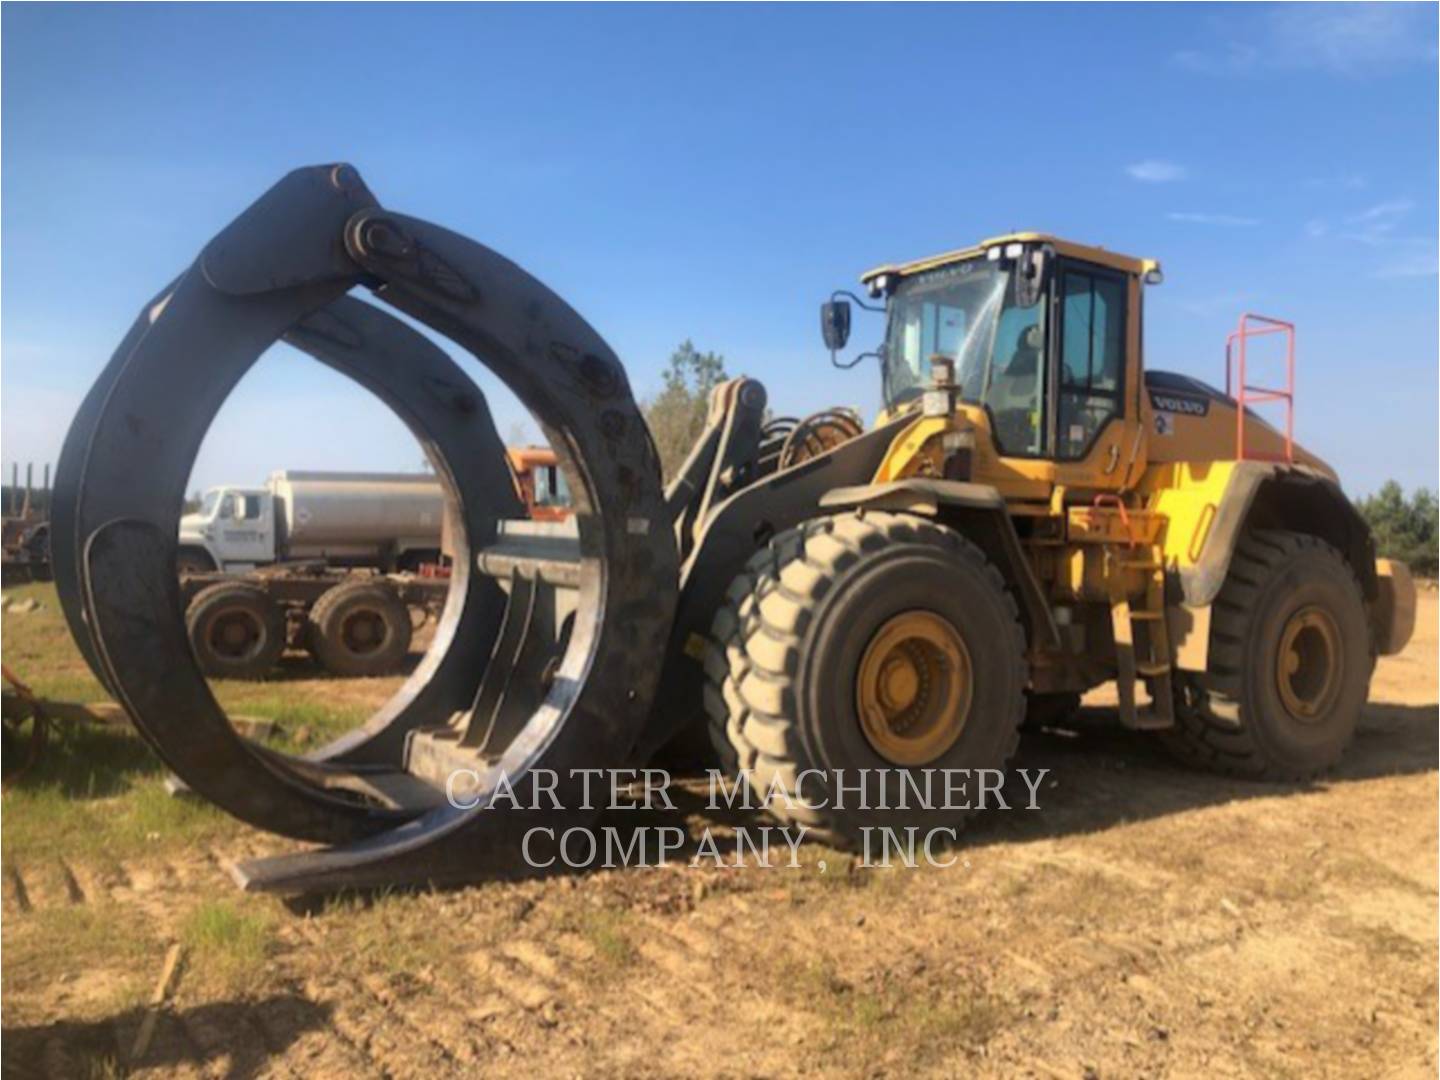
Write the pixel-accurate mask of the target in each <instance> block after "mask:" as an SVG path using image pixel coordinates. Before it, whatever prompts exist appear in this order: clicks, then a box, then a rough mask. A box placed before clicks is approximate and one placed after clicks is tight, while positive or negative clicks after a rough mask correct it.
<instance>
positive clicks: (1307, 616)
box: [1275, 605, 1344, 724]
mask: <svg viewBox="0 0 1440 1080" xmlns="http://www.w3.org/2000/svg"><path fill="white" fill-rule="evenodd" d="M1343 663H1344V654H1343V653H1342V652H1341V650H1340V628H1339V627H1338V626H1337V625H1336V623H1335V620H1334V619H1333V618H1332V617H1331V616H1330V614H1329V613H1328V612H1327V611H1325V610H1324V609H1322V608H1319V607H1315V606H1314V605H1311V606H1309V607H1303V608H1301V609H1300V610H1299V611H1297V612H1295V614H1293V615H1291V616H1290V618H1289V620H1288V621H1287V622H1286V623H1285V629H1284V630H1282V631H1281V633H1280V649H1279V652H1278V653H1277V654H1276V657H1275V682H1276V685H1277V688H1278V689H1279V691H1280V702H1281V704H1283V705H1284V706H1285V711H1286V712H1288V713H1289V714H1290V715H1291V716H1292V717H1294V718H1295V719H1296V720H1299V721H1300V722H1301V723H1306V724H1309V723H1315V722H1316V721H1318V720H1319V719H1320V718H1321V717H1322V716H1324V715H1325V713H1326V712H1327V711H1328V710H1329V708H1330V706H1332V705H1333V704H1334V703H1335V699H1336V698H1337V697H1338V696H1339V694H1340V682H1341V675H1342V674H1343V666H1342V665H1343Z"/></svg>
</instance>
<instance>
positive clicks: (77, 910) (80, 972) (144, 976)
mask: <svg viewBox="0 0 1440 1080" xmlns="http://www.w3.org/2000/svg"><path fill="white" fill-rule="evenodd" d="M17 918H18V919H23V920H24V925H25V933H23V934H22V933H15V934H10V933H7V934H6V938H5V965H4V969H3V977H0V985H3V987H4V989H5V993H7V994H9V993H12V992H17V991H20V990H22V989H31V988H34V987H36V986H41V985H54V984H56V983H61V982H72V981H75V980H77V979H82V978H83V979H86V980H96V981H97V982H99V983H101V984H103V986H102V987H101V988H100V989H98V990H97V991H96V993H95V994H94V995H89V996H91V997H92V998H93V999H97V1000H99V1001H100V1002H101V1003H102V1004H103V1007H104V1008H105V1009H107V1010H110V1011H113V1012H123V1011H125V1010H126V1009H128V1008H131V1007H134V1006H136V1005H139V1004H140V1003H141V1002H143V1001H144V1000H145V996H146V994H147V993H148V990H149V987H150V985H152V984H153V983H154V980H155V978H156V976H157V975H158V974H159V972H160V966H161V964H162V963H163V961H164V957H165V949H164V945H163V943H162V942H161V941H160V940H159V939H158V938H157V937H156V936H155V934H154V932H153V929H152V927H151V926H150V925H149V923H148V922H147V921H146V920H144V919H143V918H142V917H141V916H140V914H139V912H136V911H134V910H131V909H127V908H123V907H120V906H118V905H113V904H73V905H66V906H55V907H45V908H40V909H38V910H36V911H33V912H31V913H30V914H28V915H24V916H17Z"/></svg>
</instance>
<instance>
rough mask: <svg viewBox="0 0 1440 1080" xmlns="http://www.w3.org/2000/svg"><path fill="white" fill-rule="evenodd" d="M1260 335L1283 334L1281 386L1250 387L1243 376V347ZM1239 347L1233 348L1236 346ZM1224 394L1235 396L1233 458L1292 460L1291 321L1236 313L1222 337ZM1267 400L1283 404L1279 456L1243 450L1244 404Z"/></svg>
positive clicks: (1292, 357) (1293, 327) (1293, 332)
mask: <svg viewBox="0 0 1440 1080" xmlns="http://www.w3.org/2000/svg"><path fill="white" fill-rule="evenodd" d="M1264 334H1284V335H1285V389H1283V390H1278V389H1275V388H1273V387H1267V386H1251V385H1250V384H1249V382H1248V381H1247V380H1246V377H1245V346H1246V343H1247V342H1248V341H1249V340H1250V338H1253V337H1260V336H1262V335H1264ZM1237 344H1238V345H1239V348H1238V349H1236V347H1235V346H1236V345H1237ZM1237 358H1238V360H1239V363H1240V370H1239V372H1238V379H1232V377H1231V366H1232V361H1233V360H1235V359H1237ZM1225 393H1226V394H1227V395H1228V396H1231V397H1234V398H1235V459H1236V460H1237V461H1245V460H1247V459H1248V460H1267V461H1284V462H1286V463H1287V464H1292V465H1293V464H1294V462H1295V324H1294V323H1290V322H1286V321H1285V320H1284V319H1272V318H1270V317H1269V316H1268V315H1256V314H1253V313H1252V312H1246V313H1245V314H1244V315H1241V316H1240V325H1239V327H1237V328H1236V330H1235V332H1234V333H1233V334H1231V335H1230V336H1229V337H1228V338H1226V339H1225ZM1267 401H1283V402H1284V403H1285V453H1284V454H1283V455H1277V454H1267V453H1260V452H1257V451H1254V450H1252V451H1251V452H1250V453H1249V454H1248V455H1247V454H1246V452H1245V406H1246V405H1249V404H1257V405H1258V404H1261V403H1263V402H1267Z"/></svg>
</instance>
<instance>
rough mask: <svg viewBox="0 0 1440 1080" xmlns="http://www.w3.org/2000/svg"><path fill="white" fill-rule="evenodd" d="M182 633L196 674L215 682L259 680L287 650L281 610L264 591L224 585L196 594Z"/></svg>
mask: <svg viewBox="0 0 1440 1080" xmlns="http://www.w3.org/2000/svg"><path fill="white" fill-rule="evenodd" d="M185 629H186V632H187V633H188V635H189V637H190V648H191V650H192V651H193V652H194V653H195V659H196V660H197V661H198V662H199V664H200V670H201V671H202V672H204V673H205V674H206V675H208V676H210V677H212V678H219V679H263V678H265V676H266V675H268V674H270V670H271V669H272V668H273V667H274V666H275V663H276V661H278V660H279V659H280V654H281V653H282V652H284V651H285V612H284V610H283V609H282V608H281V607H280V605H279V604H277V603H275V601H274V600H272V599H271V598H270V597H269V596H268V595H267V594H266V592H265V590H263V589H261V588H258V587H256V586H254V585H250V584H248V583H246V582H243V581H222V582H220V583H219V584H217V585H210V586H207V587H206V588H204V589H201V590H200V591H199V592H198V593H196V594H195V599H193V600H191V601H190V606H189V607H188V608H187V609H186V611H185Z"/></svg>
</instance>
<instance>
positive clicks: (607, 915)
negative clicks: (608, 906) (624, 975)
mask: <svg viewBox="0 0 1440 1080" xmlns="http://www.w3.org/2000/svg"><path fill="white" fill-rule="evenodd" d="M578 930H579V933H580V936H581V937H583V938H584V939H585V940H586V941H588V942H589V943H590V945H591V947H592V948H593V949H594V950H595V955H596V957H598V958H599V960H600V962H601V963H602V964H605V965H606V966H608V967H613V968H623V967H629V966H630V965H631V964H633V963H634V962H635V961H636V960H637V959H638V958H639V955H640V954H639V951H638V950H637V949H636V948H635V943H634V942H633V941H631V940H630V936H629V934H628V932H627V930H626V926H625V915H624V913H623V912H619V911H587V912H585V913H584V914H582V915H581V916H580V919H579V927H578Z"/></svg>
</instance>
